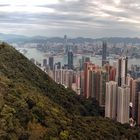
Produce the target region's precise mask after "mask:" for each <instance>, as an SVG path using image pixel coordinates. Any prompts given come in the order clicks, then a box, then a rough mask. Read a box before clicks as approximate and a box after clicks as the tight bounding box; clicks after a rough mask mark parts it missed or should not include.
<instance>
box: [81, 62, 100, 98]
mask: <svg viewBox="0 0 140 140" xmlns="http://www.w3.org/2000/svg"><path fill="white" fill-rule="evenodd" d="M96 69H99V67H98V66H96V65H95V64H92V63H90V62H85V63H84V96H85V97H86V98H89V97H91V91H90V89H91V88H90V85H92V83H91V80H90V79H91V71H95V70H96ZM92 96H93V97H94V95H92Z"/></svg>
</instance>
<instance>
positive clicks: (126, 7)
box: [0, 0, 140, 38]
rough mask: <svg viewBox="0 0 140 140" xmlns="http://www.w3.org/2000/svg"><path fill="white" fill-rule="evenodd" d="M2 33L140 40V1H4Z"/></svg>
mask: <svg viewBox="0 0 140 140" xmlns="http://www.w3.org/2000/svg"><path fill="white" fill-rule="evenodd" d="M0 32H1V33H12V34H21V35H28V36H34V35H41V36H48V37H50V36H64V34H67V35H68V36H70V37H77V36H83V37H91V38H98V37H111V36H122V37H140V0H0Z"/></svg>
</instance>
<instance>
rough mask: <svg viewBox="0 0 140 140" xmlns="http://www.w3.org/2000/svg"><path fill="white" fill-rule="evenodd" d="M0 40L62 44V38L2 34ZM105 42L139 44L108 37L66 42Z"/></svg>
mask: <svg viewBox="0 0 140 140" xmlns="http://www.w3.org/2000/svg"><path fill="white" fill-rule="evenodd" d="M0 40H1V41H5V42H8V43H46V42H56V43H63V42H64V39H63V38H62V37H45V36H33V37H28V36H24V35H15V34H3V33H0ZM100 41H107V42H109V43H126V44H127V43H132V44H137V43H138V44H140V38H130V37H108V38H97V39H93V38H84V37H77V38H68V42H71V43H84V42H88V43H93V42H100Z"/></svg>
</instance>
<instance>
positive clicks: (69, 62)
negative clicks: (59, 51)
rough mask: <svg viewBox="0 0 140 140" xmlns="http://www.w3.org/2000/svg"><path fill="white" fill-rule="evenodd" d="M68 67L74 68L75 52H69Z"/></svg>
mask: <svg viewBox="0 0 140 140" xmlns="http://www.w3.org/2000/svg"><path fill="white" fill-rule="evenodd" d="M68 69H73V52H72V51H69V52H68Z"/></svg>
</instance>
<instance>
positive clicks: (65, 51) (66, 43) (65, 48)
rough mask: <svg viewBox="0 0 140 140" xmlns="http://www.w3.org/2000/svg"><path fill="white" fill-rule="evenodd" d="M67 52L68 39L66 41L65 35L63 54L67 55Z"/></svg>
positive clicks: (65, 36)
mask: <svg viewBox="0 0 140 140" xmlns="http://www.w3.org/2000/svg"><path fill="white" fill-rule="evenodd" d="M68 51H69V46H68V39H67V35H64V53H65V54H68Z"/></svg>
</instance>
